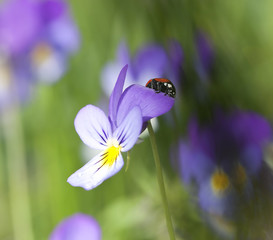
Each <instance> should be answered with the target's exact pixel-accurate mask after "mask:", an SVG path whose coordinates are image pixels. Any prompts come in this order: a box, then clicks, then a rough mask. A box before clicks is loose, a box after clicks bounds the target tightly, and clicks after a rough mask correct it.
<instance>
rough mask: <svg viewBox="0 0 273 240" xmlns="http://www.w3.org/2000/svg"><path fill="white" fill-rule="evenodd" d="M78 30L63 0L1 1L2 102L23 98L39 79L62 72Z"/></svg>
mask: <svg viewBox="0 0 273 240" xmlns="http://www.w3.org/2000/svg"><path fill="white" fill-rule="evenodd" d="M78 45H79V34H78V31H77V28H76V26H75V24H74V23H73V21H72V18H71V16H70V14H69V9H68V5H67V3H66V2H65V1H62V0H43V1H32V0H7V1H4V2H3V3H1V5H0V76H1V78H0V92H1V96H0V105H3V106H4V105H6V104H8V103H10V102H11V101H13V100H14V99H16V100H19V101H21V100H24V99H25V98H26V97H27V96H28V95H29V93H30V91H31V89H32V87H33V85H34V83H35V82H36V81H37V80H42V81H46V82H54V81H56V80H58V79H60V77H61V76H62V75H63V73H64V72H65V70H66V66H67V63H66V62H67V59H68V57H69V55H70V54H71V53H73V52H75V51H76V50H77V48H78Z"/></svg>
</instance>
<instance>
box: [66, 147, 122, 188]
mask: <svg viewBox="0 0 273 240" xmlns="http://www.w3.org/2000/svg"><path fill="white" fill-rule="evenodd" d="M102 154H103V152H102V153H100V154H98V155H96V156H95V157H94V158H93V159H91V160H90V161H89V162H88V163H86V164H85V165H84V166H83V167H82V168H80V169H79V170H78V171H76V172H75V173H73V174H72V175H71V176H70V177H69V178H68V179H67V182H68V183H69V184H71V185H72V186H74V187H82V188H84V189H85V190H91V189H93V188H95V187H97V186H98V185H100V184H101V183H102V182H103V181H104V180H106V179H107V178H109V177H111V176H113V175H114V174H116V173H117V172H119V171H120V169H121V168H122V167H123V158H122V156H121V154H119V156H118V157H117V159H116V161H115V163H114V164H113V165H112V166H109V165H106V164H105V165H103V164H104V161H103V160H102Z"/></svg>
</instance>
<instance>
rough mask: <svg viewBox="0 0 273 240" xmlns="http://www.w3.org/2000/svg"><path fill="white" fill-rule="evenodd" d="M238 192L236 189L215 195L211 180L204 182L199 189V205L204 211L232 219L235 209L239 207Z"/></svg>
mask: <svg viewBox="0 0 273 240" xmlns="http://www.w3.org/2000/svg"><path fill="white" fill-rule="evenodd" d="M235 194H236V192H235V190H234V189H228V190H226V192H225V193H223V194H222V195H220V196H218V195H215V194H214V192H213V190H212V188H211V183H210V179H208V180H207V181H205V182H203V184H202V185H201V187H200V189H199V204H200V206H201V207H202V208H203V210H205V211H207V212H209V213H212V214H217V215H221V216H229V217H232V216H234V214H235V208H236V207H237V206H238V203H237V198H236V195H235Z"/></svg>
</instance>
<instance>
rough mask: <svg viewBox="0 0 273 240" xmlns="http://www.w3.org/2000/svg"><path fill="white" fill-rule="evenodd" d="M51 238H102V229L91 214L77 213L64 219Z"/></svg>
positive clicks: (66, 239) (59, 239)
mask: <svg viewBox="0 0 273 240" xmlns="http://www.w3.org/2000/svg"><path fill="white" fill-rule="evenodd" d="M49 239H50V240H90V239H92V240H101V229H100V226H99V224H98V223H97V221H96V220H95V219H94V218H92V217H91V216H88V215H85V214H82V213H77V214H74V215H72V216H70V217H68V218H66V219H64V220H63V221H62V222H61V223H60V224H59V225H57V227H56V228H55V229H54V231H53V232H52V234H51V236H50V237H49Z"/></svg>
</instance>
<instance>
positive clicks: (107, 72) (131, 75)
mask: <svg viewBox="0 0 273 240" xmlns="http://www.w3.org/2000/svg"><path fill="white" fill-rule="evenodd" d="M170 48H171V57H169V56H168V53H167V52H166V51H165V50H164V48H163V47H161V46H160V45H158V44H149V45H144V46H142V47H141V48H140V49H139V50H138V51H137V53H136V55H135V56H134V58H131V56H130V53H129V49H128V46H127V45H126V43H125V42H122V43H121V44H120V45H119V47H118V50H117V56H116V59H115V60H114V61H113V62H110V63H108V64H107V65H106V66H105V68H104V69H103V71H102V74H101V79H102V88H103V90H104V92H105V93H106V95H108V96H110V93H111V91H112V89H113V87H114V82H113V80H112V78H111V77H112V75H113V74H117V73H118V72H119V69H120V68H121V67H122V66H124V65H125V64H127V63H128V65H129V66H130V68H129V69H128V75H127V83H126V85H125V87H127V86H130V85H132V84H139V85H142V86H145V84H146V82H147V81H148V80H150V79H151V78H156V77H166V78H170V80H171V81H172V82H173V83H174V84H175V85H176V81H177V79H174V78H176V77H177V74H178V72H179V71H178V69H179V68H180V67H181V65H182V59H183V57H182V55H183V52H182V48H181V47H179V46H178V43H176V42H174V41H172V42H171V43H170ZM172 61H173V62H174V64H172Z"/></svg>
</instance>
